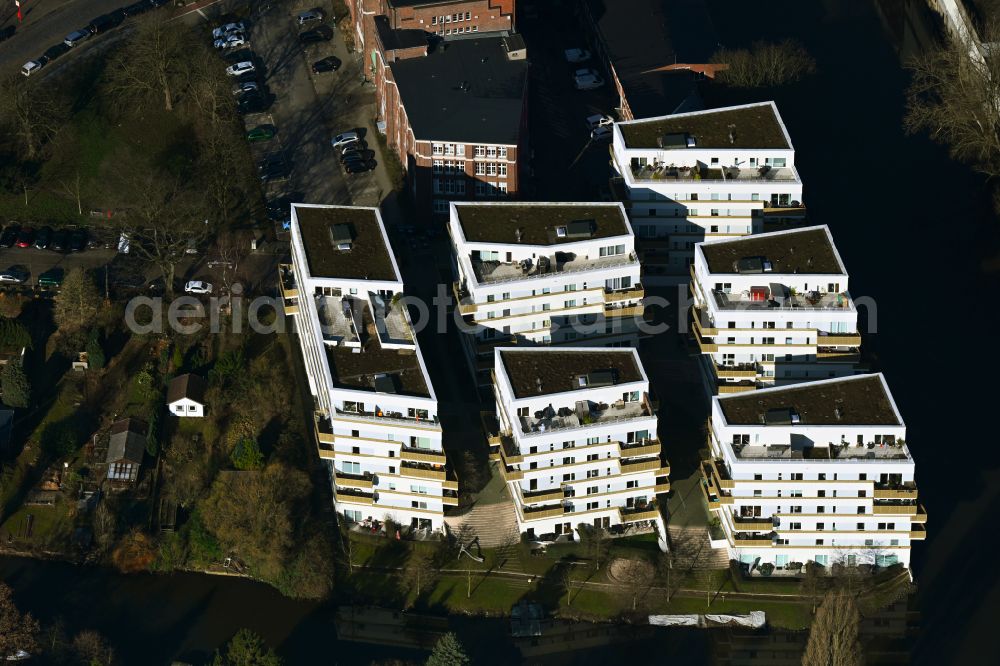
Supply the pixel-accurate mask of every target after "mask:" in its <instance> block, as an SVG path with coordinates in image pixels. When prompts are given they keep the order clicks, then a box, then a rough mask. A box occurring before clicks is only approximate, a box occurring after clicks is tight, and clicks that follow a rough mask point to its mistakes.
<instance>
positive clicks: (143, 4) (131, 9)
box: [122, 0, 153, 16]
mask: <svg viewBox="0 0 1000 666" xmlns="http://www.w3.org/2000/svg"><path fill="white" fill-rule="evenodd" d="M152 8H153V3H151V2H149V0H139V2H136V3H135V4H131V5H129V6H127V7H122V11H124V12H125V16H138V15H139V14H145V13H146V12H148V11H149V10H150V9H152Z"/></svg>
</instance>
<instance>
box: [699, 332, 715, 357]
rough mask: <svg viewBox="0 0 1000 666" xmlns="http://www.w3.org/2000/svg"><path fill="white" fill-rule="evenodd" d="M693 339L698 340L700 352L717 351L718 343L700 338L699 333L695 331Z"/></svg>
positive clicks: (712, 352)
mask: <svg viewBox="0 0 1000 666" xmlns="http://www.w3.org/2000/svg"><path fill="white" fill-rule="evenodd" d="M694 339H695V340H696V341H697V342H698V349H700V350H701V353H702V354H715V353H716V352H718V351H719V345H717V344H715V343H714V342H709V341H707V340H702V338H701V336H700V335H697V331H696V332H695V336H694Z"/></svg>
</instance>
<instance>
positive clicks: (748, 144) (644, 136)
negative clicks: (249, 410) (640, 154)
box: [618, 103, 791, 150]
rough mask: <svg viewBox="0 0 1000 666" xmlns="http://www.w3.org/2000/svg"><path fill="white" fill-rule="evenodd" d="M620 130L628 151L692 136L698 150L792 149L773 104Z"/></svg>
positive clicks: (687, 115) (677, 117)
mask: <svg viewBox="0 0 1000 666" xmlns="http://www.w3.org/2000/svg"><path fill="white" fill-rule="evenodd" d="M618 127H619V128H620V130H621V133H622V138H623V139H624V140H625V146H626V147H628V148H660V147H661V146H660V139H661V138H662V137H664V136H666V135H670V134H680V135H686V136H690V137H693V138H694V140H695V144H696V147H697V148H720V149H746V148H760V149H788V148H791V145H790V144H789V143H788V140H787V139H786V137H785V133H784V131H783V129H782V126H781V121H780V120H779V118H778V115H777V113H776V111H775V109H774V107H773V106H772V105H771V104H770V103H764V104H754V105H749V106H744V107H735V108H728V109H717V110H711V111H698V112H695V113H683V114H677V115H673V116H664V117H662V118H653V119H648V120H635V121H630V122H627V123H620V124H619V125H618ZM678 150H686V148H685V147H684V146H683V145H682V146H680V147H678Z"/></svg>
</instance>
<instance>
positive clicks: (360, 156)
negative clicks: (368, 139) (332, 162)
mask: <svg viewBox="0 0 1000 666" xmlns="http://www.w3.org/2000/svg"><path fill="white" fill-rule="evenodd" d="M372 159H375V151H374V150H352V151H350V152H345V153H344V154H343V155H341V156H340V163H341V164H346V163H347V162H350V161H351V160H362V161H365V162H366V161H368V160H372Z"/></svg>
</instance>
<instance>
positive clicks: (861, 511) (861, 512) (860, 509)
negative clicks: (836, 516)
mask: <svg viewBox="0 0 1000 666" xmlns="http://www.w3.org/2000/svg"><path fill="white" fill-rule="evenodd" d="M864 513H865V507H863V506H859V507H858V515H859V516H860V515H864Z"/></svg>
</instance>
